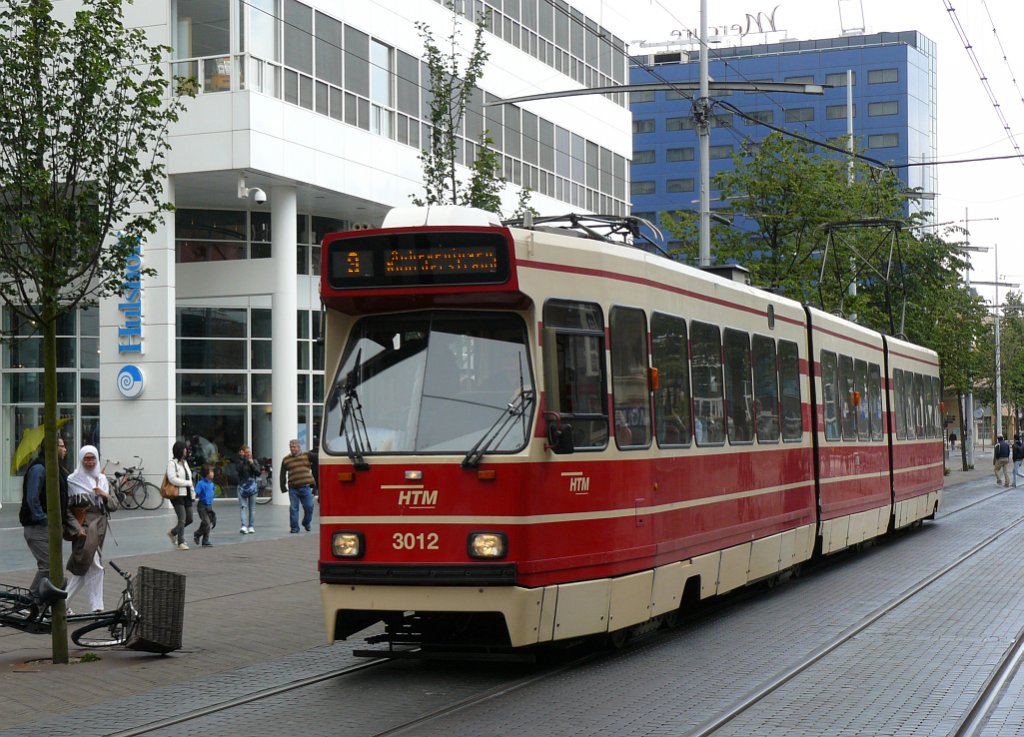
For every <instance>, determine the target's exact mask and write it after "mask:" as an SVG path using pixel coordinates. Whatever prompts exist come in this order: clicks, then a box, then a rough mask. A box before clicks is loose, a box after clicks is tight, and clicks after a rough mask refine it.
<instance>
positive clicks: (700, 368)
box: [690, 322, 725, 445]
mask: <svg viewBox="0 0 1024 737" xmlns="http://www.w3.org/2000/svg"><path fill="white" fill-rule="evenodd" d="M690 350H691V351H692V356H691V359H690V373H691V375H692V377H693V432H694V436H695V437H696V438H697V445H715V444H718V443H724V442H725V414H724V412H723V401H722V339H721V333H719V332H718V326H717V325H708V324H707V323H703V322H693V323H690Z"/></svg>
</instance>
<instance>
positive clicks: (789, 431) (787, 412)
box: [779, 340, 804, 440]
mask: <svg viewBox="0 0 1024 737" xmlns="http://www.w3.org/2000/svg"><path fill="white" fill-rule="evenodd" d="M779 385H780V386H781V387H782V439H783V440H802V439H803V435H804V409H803V403H802V401H801V398H800V350H799V348H797V345H796V343H793V342H791V341H788V340H780V341H779Z"/></svg>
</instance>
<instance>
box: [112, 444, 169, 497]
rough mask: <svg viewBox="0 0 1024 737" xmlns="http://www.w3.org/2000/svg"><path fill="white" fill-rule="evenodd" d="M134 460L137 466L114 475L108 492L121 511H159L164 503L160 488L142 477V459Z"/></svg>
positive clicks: (136, 457)
mask: <svg viewBox="0 0 1024 737" xmlns="http://www.w3.org/2000/svg"><path fill="white" fill-rule="evenodd" d="M135 460H136V461H138V465H136V466H128V467H127V468H125V469H124V470H122V471H116V472H115V473H114V478H112V479H109V480H110V490H111V491H112V492H113V493H114V495H115V496H116V497H117V501H118V503H120V505H121V507H122V508H123V509H151V510H152V509H160V507H161V506H162V505H163V502H164V500H163V497H161V496H160V488H159V487H158V486H157V485H156V484H153V483H150V482H149V481H146V479H144V478H143V477H142V471H143V468H142V458H141V457H140V456H135ZM114 462H115V463H116V462H117V461H114Z"/></svg>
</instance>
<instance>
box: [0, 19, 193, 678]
mask: <svg viewBox="0 0 1024 737" xmlns="http://www.w3.org/2000/svg"><path fill="white" fill-rule="evenodd" d="M129 2H130V0H129ZM122 3H123V0H85V1H84V3H83V8H82V10H81V11H79V12H78V13H76V15H75V17H74V20H73V22H72V23H70V24H64V23H62V22H59V21H58V20H56V19H55V18H54V17H53V5H52V3H51V2H50V0H10V1H9V2H7V3H4V5H3V9H2V10H0V299H2V300H3V301H4V303H5V304H6V305H7V306H8V307H9V309H11V310H12V311H13V312H15V313H16V314H18V315H20V316H22V317H23V318H26V319H28V320H31V321H34V322H35V324H36V325H37V327H38V330H39V332H40V334H41V335H42V338H43V365H44V413H43V417H44V424H45V427H46V437H45V445H44V447H45V452H46V458H47V507H48V509H51V510H53V509H60V504H59V497H58V488H57V450H56V432H57V374H56V329H57V318H58V317H59V316H60V315H63V314H65V313H68V312H70V311H72V310H74V309H75V308H76V307H78V306H79V305H82V304H88V303H94V302H95V301H96V300H97V299H98V298H100V297H103V296H109V295H114V294H117V293H119V292H120V291H121V290H122V289H123V286H122V279H123V274H124V269H125V264H126V260H127V259H128V258H129V256H130V255H131V254H132V251H133V248H134V247H135V245H136V244H137V243H138V242H139V241H140V239H142V238H143V237H144V236H145V235H146V234H148V233H153V232H154V231H155V230H156V228H157V225H158V224H159V222H160V221H161V220H162V218H163V216H164V213H165V212H168V211H170V210H171V209H173V207H172V206H171V205H170V204H168V203H167V202H165V201H164V180H165V175H164V155H165V152H166V150H167V145H168V144H167V127H168V125H169V124H171V123H172V122H174V121H176V120H177V119H178V114H179V112H180V111H181V109H182V104H183V103H182V101H181V99H180V98H175V99H171V100H168V88H167V81H166V80H165V78H164V76H163V71H162V66H161V61H162V58H163V55H164V54H165V53H166V52H168V51H169V49H168V48H167V47H163V46H151V45H149V43H148V42H147V39H146V35H145V32H144V31H143V30H142V29H126V28H125V27H124V23H123V10H122ZM183 87H184V88H185V91H188V90H189V89H192V87H191V85H189V84H187V83H185V84H184V85H183ZM115 230H116V231H119V236H118V237H112V233H113V232H114V231H115ZM145 273H147V274H149V273H152V272H151V271H146V272H145ZM49 517H50V524H49V534H50V577H51V579H53V580H54V582H56V583H57V584H60V583H61V582H62V581H63V573H62V569H63V565H64V561H63V559H62V555H61V530H60V519H59V515H56V514H51V515H49ZM63 615H64V609H63V606H60V607H59V608H58V611H56V612H55V617H54V627H53V658H54V661H55V662H63V663H66V662H67V657H68V656H67V653H68V651H67V628H66V622H65V620H64V616H63Z"/></svg>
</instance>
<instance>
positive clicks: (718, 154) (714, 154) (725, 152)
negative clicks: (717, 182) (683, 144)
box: [708, 143, 733, 159]
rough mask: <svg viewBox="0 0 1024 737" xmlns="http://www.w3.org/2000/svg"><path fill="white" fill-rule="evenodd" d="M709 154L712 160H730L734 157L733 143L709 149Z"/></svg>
mask: <svg viewBox="0 0 1024 737" xmlns="http://www.w3.org/2000/svg"><path fill="white" fill-rule="evenodd" d="M708 152H709V155H710V157H711V158H712V159H728V158H731V157H732V152H733V146H732V144H731V143H726V144H723V145H721V146H711V147H710V148H709V149H708Z"/></svg>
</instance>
